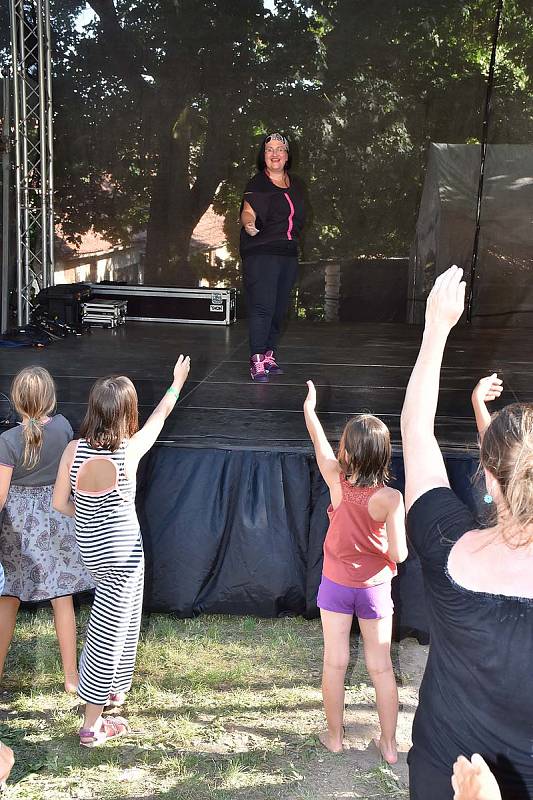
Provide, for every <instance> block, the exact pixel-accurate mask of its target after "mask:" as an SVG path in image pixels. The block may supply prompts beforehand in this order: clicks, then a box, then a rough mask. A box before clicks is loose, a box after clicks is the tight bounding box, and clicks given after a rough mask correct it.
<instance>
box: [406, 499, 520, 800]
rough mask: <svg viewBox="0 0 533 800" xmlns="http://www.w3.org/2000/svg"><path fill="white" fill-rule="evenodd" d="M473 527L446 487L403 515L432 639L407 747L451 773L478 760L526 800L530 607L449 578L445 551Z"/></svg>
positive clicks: (507, 791)
mask: <svg viewBox="0 0 533 800" xmlns="http://www.w3.org/2000/svg"><path fill="white" fill-rule="evenodd" d="M477 528H478V525H477V523H476V521H475V519H474V517H473V516H472V514H471V512H470V511H469V510H468V508H467V507H466V506H465V505H463V503H462V502H461V501H460V500H459V499H458V498H457V497H456V495H455V494H454V493H453V492H452V490H451V489H445V488H439V489H432V490H431V491H429V492H426V494H424V495H422V497H420V498H419V499H418V500H417V501H416V503H415V504H414V505H413V506H412V508H411V509H410V511H409V514H408V515H407V532H408V536H409V539H410V541H411V543H412V544H413V546H414V548H415V550H416V552H417V554H418V557H419V558H420V562H421V565H422V573H423V577H424V585H425V591H426V597H427V605H428V614H429V626H430V635H431V645H430V651H429V658H428V662H427V666H426V671H425V673H424V678H423V680H422V685H421V687H420V695H419V705H418V709H417V712H416V714H415V720H414V724H413V747H414V749H415V750H416V752H417V753H420V754H421V755H422V756H423V757H426V758H427V759H428V760H429V761H430V762H431V763H432V764H433V765H434V766H435V767H436V768H437V769H439V770H441V771H442V772H444V773H447V774H449V775H451V772H452V766H453V763H454V761H455V760H456V758H457V756H459V755H460V754H463V755H466V756H468V757H470V756H471V755H472V753H474V752H478V753H481V754H482V755H483V757H484V758H485V759H486V760H487V761H488V763H489V764H490V766H491V768H492V769H493V770H494V773H495V775H496V778H497V780H498V783H499V785H500V788H501V789H502V794H503V798H504V800H507V798H513V800H514V798H515V797H516V798H518V797H520V798H523V800H527V799H528V798H530V799H531V798H533V600H531V599H528V598H523V597H508V596H506V595H495V594H487V593H484V592H475V591H472V590H469V589H465V588H463V587H461V586H459V585H458V584H456V583H455V582H454V581H453V579H452V578H450V576H449V574H448V571H447V563H448V556H449V553H450V550H451V549H452V547H453V545H454V544H455V542H456V541H457V540H458V539H460V538H461V536H462V535H463V534H464V533H466V532H467V531H471V530H476V529H477ZM532 580H533V576H532ZM429 788H430V787H428V789H429ZM428 796H430V792H428ZM450 797H451V794H450ZM435 800H438V798H435Z"/></svg>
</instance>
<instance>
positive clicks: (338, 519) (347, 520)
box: [322, 475, 396, 588]
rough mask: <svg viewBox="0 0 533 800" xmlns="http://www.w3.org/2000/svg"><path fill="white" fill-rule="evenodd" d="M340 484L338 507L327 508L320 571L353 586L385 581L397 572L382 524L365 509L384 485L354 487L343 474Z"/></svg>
mask: <svg viewBox="0 0 533 800" xmlns="http://www.w3.org/2000/svg"><path fill="white" fill-rule="evenodd" d="M340 483H341V488H342V500H341V502H340V503H339V505H338V506H337V508H333V507H332V506H331V505H330V506H329V508H328V516H329V528H328V532H327V534H326V540H325V542H324V566H323V569H322V572H323V574H324V575H325V576H326V578H329V579H330V581H335V583H340V584H342V585H343V586H351V587H354V588H364V587H365V586H375V585H376V584H378V583H386V582H388V581H390V580H391V579H392V578H393V577H394V575H396V564H395V562H394V561H393V560H392V559H391V558H390V557H389V556H388V554H387V547H388V543H387V532H386V530H385V523H384V522H376V520H374V519H372V517H371V516H370V514H369V512H368V502H369V500H370V498H371V497H372V495H374V494H375V493H376V492H378V491H379V490H380V489H382V488H383V487H382V486H376V487H373V488H367V487H360V486H353V485H352V484H351V483H349V482H348V481H347V480H346V478H345V477H344V475H341V476H340Z"/></svg>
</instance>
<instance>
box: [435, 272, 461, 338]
mask: <svg viewBox="0 0 533 800" xmlns="http://www.w3.org/2000/svg"><path fill="white" fill-rule="evenodd" d="M462 277H463V270H462V269H460V267H456V266H455V264H454V265H453V267H450V268H449V269H447V270H446V272H443V273H442V274H441V275H439V276H438V278H437V280H436V281H435V283H434V285H433V289H432V290H431V292H430V293H429V297H428V299H427V304H426V325H436V326H438V327H440V328H445V329H446V330H448V329H449V330H451V329H452V328H453V326H454V325H455V324H456V323H457V322H459V318H460V316H461V314H462V313H463V310H464V307H465V289H466V283H465V282H464V281H463V280H461V278H462Z"/></svg>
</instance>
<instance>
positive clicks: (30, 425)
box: [11, 367, 56, 469]
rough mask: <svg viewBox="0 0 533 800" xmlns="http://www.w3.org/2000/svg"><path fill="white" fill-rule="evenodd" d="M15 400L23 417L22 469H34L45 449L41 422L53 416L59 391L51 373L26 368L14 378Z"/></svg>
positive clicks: (13, 398)
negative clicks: (42, 450) (25, 418)
mask: <svg viewBox="0 0 533 800" xmlns="http://www.w3.org/2000/svg"><path fill="white" fill-rule="evenodd" d="M11 400H12V402H13V405H14V407H15V410H16V411H17V413H18V414H20V416H21V417H23V418H24V417H27V422H26V423H25V424H24V425H23V426H22V438H23V441H24V455H23V459H22V466H23V467H25V469H33V468H34V467H36V466H37V464H38V463H39V459H40V457H41V448H42V446H43V423H42V422H41V419H42V418H43V417H47V416H48V415H49V414H52V413H53V411H54V409H55V406H56V390H55V386H54V381H53V378H52V376H51V375H50V373H49V372H48V371H47V370H46V369H44V368H43V367H25V369H22V370H21V371H20V372H19V373H17V375H15V377H14V378H13V383H12V384H11Z"/></svg>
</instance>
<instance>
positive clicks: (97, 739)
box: [79, 717, 130, 747]
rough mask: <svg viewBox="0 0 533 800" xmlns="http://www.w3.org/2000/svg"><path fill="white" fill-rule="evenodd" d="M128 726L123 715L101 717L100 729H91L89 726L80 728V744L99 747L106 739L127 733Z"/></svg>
mask: <svg viewBox="0 0 533 800" xmlns="http://www.w3.org/2000/svg"><path fill="white" fill-rule="evenodd" d="M129 730H130V726H129V725H128V722H127V720H125V719H124V717H105V718H104V719H102V724H101V725H100V730H98V731H96V730H94V731H92V730H91V729H90V728H80V730H79V736H80V745H81V746H82V747H99V746H100V745H102V744H105V742H107V740H108V739H116V738H117V736H123V735H124V734H125V733H129Z"/></svg>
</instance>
